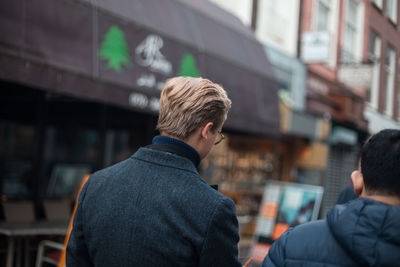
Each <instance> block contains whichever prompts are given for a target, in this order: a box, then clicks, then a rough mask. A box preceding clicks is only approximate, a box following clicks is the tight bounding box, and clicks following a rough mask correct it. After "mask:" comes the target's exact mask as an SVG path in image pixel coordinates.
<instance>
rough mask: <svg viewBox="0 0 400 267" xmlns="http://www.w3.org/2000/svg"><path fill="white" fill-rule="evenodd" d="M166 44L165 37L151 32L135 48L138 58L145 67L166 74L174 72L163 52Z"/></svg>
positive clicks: (139, 62)
mask: <svg viewBox="0 0 400 267" xmlns="http://www.w3.org/2000/svg"><path fill="white" fill-rule="evenodd" d="M163 45H164V41H163V39H162V38H161V37H160V36H158V35H155V34H150V35H148V36H147V37H146V39H144V40H143V41H142V42H141V43H140V44H139V45H138V46H137V47H136V49H135V55H136V60H137V62H138V64H140V65H141V66H143V67H148V68H149V69H150V70H152V71H155V72H159V73H161V74H164V75H170V74H171V73H172V64H171V62H170V61H168V60H167V59H166V58H165V57H164V55H163V54H162V53H161V48H162V47H163Z"/></svg>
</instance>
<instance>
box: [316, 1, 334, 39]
mask: <svg viewBox="0 0 400 267" xmlns="http://www.w3.org/2000/svg"><path fill="white" fill-rule="evenodd" d="M330 16H331V7H330V3H329V1H327V0H319V1H318V14H317V31H328V30H329V21H330Z"/></svg>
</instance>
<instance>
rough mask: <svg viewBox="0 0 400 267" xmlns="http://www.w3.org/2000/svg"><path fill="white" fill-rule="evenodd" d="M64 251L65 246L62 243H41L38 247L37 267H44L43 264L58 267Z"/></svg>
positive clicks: (46, 241)
mask: <svg viewBox="0 0 400 267" xmlns="http://www.w3.org/2000/svg"><path fill="white" fill-rule="evenodd" d="M63 249H64V244H62V243H57V242H53V241H50V240H43V241H41V242H40V243H39V246H38V252H37V256H36V264H35V266H36V267H42V266H43V263H49V264H52V265H55V266H58V264H59V260H60V256H61V252H62V251H63ZM48 250H50V251H48Z"/></svg>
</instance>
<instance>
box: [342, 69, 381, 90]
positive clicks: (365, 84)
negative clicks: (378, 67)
mask: <svg viewBox="0 0 400 267" xmlns="http://www.w3.org/2000/svg"><path fill="white" fill-rule="evenodd" d="M373 71H374V65H373V64H357V65H341V66H340V67H339V70H338V78H339V80H340V81H341V82H342V83H344V84H346V85H347V86H349V87H353V88H370V87H371V83H372V77H373Z"/></svg>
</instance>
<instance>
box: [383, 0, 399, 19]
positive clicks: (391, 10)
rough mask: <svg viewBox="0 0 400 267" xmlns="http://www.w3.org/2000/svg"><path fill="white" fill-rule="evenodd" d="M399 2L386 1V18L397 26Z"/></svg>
mask: <svg viewBox="0 0 400 267" xmlns="http://www.w3.org/2000/svg"><path fill="white" fill-rule="evenodd" d="M397 1H398V0H386V12H385V13H386V16H388V17H389V18H390V20H391V21H393V22H394V23H395V24H397Z"/></svg>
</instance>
